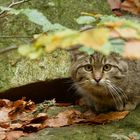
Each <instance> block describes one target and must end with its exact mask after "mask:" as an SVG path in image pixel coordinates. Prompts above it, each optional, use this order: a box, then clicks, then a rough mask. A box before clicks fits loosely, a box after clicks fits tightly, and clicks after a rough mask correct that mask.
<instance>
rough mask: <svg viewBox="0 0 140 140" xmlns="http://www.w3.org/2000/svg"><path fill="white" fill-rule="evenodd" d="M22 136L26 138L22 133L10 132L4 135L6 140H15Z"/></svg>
mask: <svg viewBox="0 0 140 140" xmlns="http://www.w3.org/2000/svg"><path fill="white" fill-rule="evenodd" d="M22 136H27V134H25V133H24V132H23V131H11V132H8V133H6V140H17V139H18V138H20V137H22Z"/></svg>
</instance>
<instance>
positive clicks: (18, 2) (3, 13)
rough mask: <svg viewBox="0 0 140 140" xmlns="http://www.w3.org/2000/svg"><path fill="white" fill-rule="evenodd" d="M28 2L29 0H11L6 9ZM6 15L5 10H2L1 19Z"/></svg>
mask: <svg viewBox="0 0 140 140" xmlns="http://www.w3.org/2000/svg"><path fill="white" fill-rule="evenodd" d="M28 1H29V0H21V1H17V2H15V0H12V2H11V3H10V4H9V5H8V7H7V8H12V7H13V6H15V5H19V4H21V3H25V2H28ZM6 13H7V10H2V11H1V12H0V17H3V16H4V15H5V14H6Z"/></svg>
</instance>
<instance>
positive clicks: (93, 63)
mask: <svg viewBox="0 0 140 140" xmlns="http://www.w3.org/2000/svg"><path fill="white" fill-rule="evenodd" d="M74 57H75V58H74V60H73V62H72V65H71V77H72V79H73V81H74V85H75V87H76V89H77V91H78V92H79V93H80V95H82V96H83V98H84V100H85V102H86V105H87V106H88V107H90V108H91V109H92V110H95V111H97V112H105V111H111V110H117V111H122V110H133V109H135V107H136V106H137V105H138V104H139V103H140V60H131V59H126V58H122V57H121V56H119V55H118V54H116V53H111V54H110V55H108V56H104V55H103V54H101V53H99V52H96V53H94V54H93V55H85V54H74Z"/></svg>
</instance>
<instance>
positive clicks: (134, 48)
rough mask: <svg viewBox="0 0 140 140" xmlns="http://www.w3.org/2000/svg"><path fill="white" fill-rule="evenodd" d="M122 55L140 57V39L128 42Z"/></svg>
mask: <svg viewBox="0 0 140 140" xmlns="http://www.w3.org/2000/svg"><path fill="white" fill-rule="evenodd" d="M122 55H123V56H124V57H128V58H140V41H136V40H134V41H129V42H126V44H125V46H124V53H123V54H122Z"/></svg>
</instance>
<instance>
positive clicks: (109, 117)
mask: <svg viewBox="0 0 140 140" xmlns="http://www.w3.org/2000/svg"><path fill="white" fill-rule="evenodd" d="M128 113H129V111H122V112H109V113H107V114H99V115H97V116H96V117H95V118H94V120H93V123H99V124H103V123H108V122H111V121H117V120H121V119H123V118H125V117H126V115H128Z"/></svg>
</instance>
